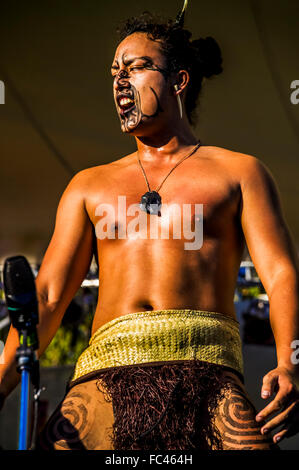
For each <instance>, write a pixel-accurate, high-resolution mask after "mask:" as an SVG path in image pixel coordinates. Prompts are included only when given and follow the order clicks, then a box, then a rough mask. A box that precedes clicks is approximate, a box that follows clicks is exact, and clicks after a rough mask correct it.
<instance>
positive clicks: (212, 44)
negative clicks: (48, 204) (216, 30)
mask: <svg viewBox="0 0 299 470" xmlns="http://www.w3.org/2000/svg"><path fill="white" fill-rule="evenodd" d="M191 44H192V47H193V49H194V53H195V56H196V59H197V61H196V62H197V64H198V68H199V70H198V72H201V75H202V76H203V77H206V78H209V77H212V75H219V74H220V73H221V72H222V56H221V50H220V47H219V46H218V43H217V42H216V41H215V39H213V38H212V37H210V36H208V37H206V38H199V39H196V40H194V41H192V43H191Z"/></svg>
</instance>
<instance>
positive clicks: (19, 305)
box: [3, 256, 41, 450]
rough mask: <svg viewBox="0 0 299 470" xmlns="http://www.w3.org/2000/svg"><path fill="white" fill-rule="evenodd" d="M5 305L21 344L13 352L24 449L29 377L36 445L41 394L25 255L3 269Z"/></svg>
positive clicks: (35, 304)
mask: <svg viewBox="0 0 299 470" xmlns="http://www.w3.org/2000/svg"><path fill="white" fill-rule="evenodd" d="M3 284H4V292H5V298H6V305H7V308H8V312H9V316H10V319H11V323H12V326H13V327H14V328H16V330H17V331H18V333H19V339H20V346H19V347H18V348H17V351H16V363H17V371H18V372H19V373H20V374H21V378H22V387H21V407H20V420H19V426H20V427H19V450H25V449H27V444H28V443H27V433H28V403H29V402H28V394H29V378H31V383H32V385H33V387H34V421H33V431H32V442H33V443H34V445H35V440H36V435H37V423H38V406H39V395H40V392H41V390H40V386H39V381H40V373H39V361H38V359H37V354H36V352H35V351H36V350H37V349H38V347H39V342H38V335H37V328H36V325H37V324H38V301H37V296H36V288H35V281H34V276H33V272H32V270H31V267H30V265H29V263H28V261H27V260H26V258H25V257H24V256H13V257H11V258H7V259H6V260H5V263H4V269H3Z"/></svg>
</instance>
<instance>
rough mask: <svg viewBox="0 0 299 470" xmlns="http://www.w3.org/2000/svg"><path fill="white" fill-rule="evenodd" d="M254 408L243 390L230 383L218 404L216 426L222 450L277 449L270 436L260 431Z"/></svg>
mask: <svg viewBox="0 0 299 470" xmlns="http://www.w3.org/2000/svg"><path fill="white" fill-rule="evenodd" d="M255 416H256V410H255V408H254V406H253V405H252V403H251V402H250V400H249V399H248V398H247V396H246V394H245V392H244V391H243V390H242V389H241V388H240V387H239V386H237V385H231V386H230V387H229V389H228V391H227V393H226V396H225V398H224V400H223V401H222V403H221V404H220V406H219V411H218V413H217V416H216V420H215V422H216V426H217V428H218V430H219V432H220V435H221V439H222V446H223V449H224V450H277V449H278V446H277V445H276V444H274V443H273V441H272V439H271V437H268V436H264V435H262V434H261V432H260V428H261V425H259V424H258V423H257V422H256V420H255Z"/></svg>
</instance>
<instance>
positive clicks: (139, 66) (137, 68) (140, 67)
mask: <svg viewBox="0 0 299 470" xmlns="http://www.w3.org/2000/svg"><path fill="white" fill-rule="evenodd" d="M140 69H144V65H133V67H130V70H140Z"/></svg>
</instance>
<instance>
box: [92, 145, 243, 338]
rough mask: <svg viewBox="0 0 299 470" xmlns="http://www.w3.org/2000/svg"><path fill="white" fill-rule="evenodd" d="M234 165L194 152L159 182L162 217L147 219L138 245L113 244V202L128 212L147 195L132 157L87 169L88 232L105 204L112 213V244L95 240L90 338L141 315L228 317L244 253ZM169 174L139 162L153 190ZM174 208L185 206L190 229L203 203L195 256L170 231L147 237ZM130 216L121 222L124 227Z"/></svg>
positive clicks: (216, 152) (216, 154) (237, 165)
mask: <svg viewBox="0 0 299 470" xmlns="http://www.w3.org/2000/svg"><path fill="white" fill-rule="evenodd" d="M237 155H238V156H237ZM244 158H245V157H244ZM241 165H242V157H240V156H239V154H235V153H234V152H229V151H228V150H224V149H220V148H216V147H204V146H203V147H201V148H200V149H199V150H198V151H197V153H196V154H195V155H193V156H192V157H190V159H187V160H186V161H184V162H183V163H182V164H181V165H180V166H179V167H178V168H176V169H175V170H174V172H173V173H172V174H171V175H170V176H169V178H168V179H167V180H166V181H165V183H164V185H163V186H162V189H161V190H160V194H161V197H162V211H161V217H158V216H157V215H146V217H147V219H148V235H147V238H145V237H144V238H143V239H142V238H141V239H132V237H131V238H129V237H128V236H127V237H126V238H123V239H119V238H118V233H119V231H120V230H121V229H123V228H124V227H123V226H122V227H121V226H120V223H123V221H121V220H120V218H118V216H117V214H118V196H120V195H121V196H126V207H127V208H128V206H130V205H131V204H136V203H137V204H138V203H139V201H140V198H141V195H142V194H144V193H145V192H146V191H147V187H146V183H145V180H144V178H143V175H142V172H141V169H140V167H139V165H138V163H137V157H136V154H132V155H129V156H127V157H124V158H122V159H120V160H117V161H115V162H112V163H110V164H108V165H102V166H99V167H95V168H91V169H89V170H88V185H87V187H88V191H87V194H86V198H85V207H86V210H87V212H88V215H89V218H90V220H91V221H92V223H93V225H94V227H95V228H96V227H97V223H98V222H99V220H100V219H101V217H99V216H97V215H96V208H97V207H98V206H99V205H100V204H103V203H105V204H110V205H111V206H113V208H114V209H115V214H116V217H115V238H114V239H113V238H111V235H110V238H108V237H106V238H104V239H102V240H99V239H97V250H98V261H99V267H100V268H99V291H98V305H97V308H96V313H95V317H94V322H93V328H92V333H94V332H95V331H96V330H97V328H99V327H100V326H101V325H102V324H104V323H106V322H108V321H110V320H112V319H114V318H117V317H119V316H122V315H126V314H128V313H133V312H142V311H147V310H162V309H197V310H205V311H213V312H218V313H222V314H224V315H228V316H231V317H233V318H234V317H235V310H234V303H233V300H234V290H235V284H236V278H237V274H238V269H239V265H240V261H241V257H242V253H243V249H244V236H243V233H242V229H241V223H240V208H241V190H240V181H239V180H240V172H241ZM172 167H173V164H171V163H167V162H163V163H161V162H159V163H157V164H156V165H155V164H153V162H151V163H150V164H147V162H144V169H145V171H146V174H147V176H148V180H149V183H150V186H151V189H152V190H153V189H156V188H157V187H158V185H159V184H160V182H161V181H162V180H163V178H164V177H165V175H166V174H167V173H168V172H169V170H170V169H171V168H172ZM174 203H176V204H178V205H179V206H180V207H181V208H182V205H183V204H190V207H191V227H192V229H193V230H194V228H195V226H194V223H195V222H194V217H195V204H203V244H202V246H201V248H200V249H191V250H190V249H189V250H186V249H185V246H186V245H185V243H186V242H190V240H186V239H184V237H183V236H182V237H181V239H174V238H173V232H172V228H173V226H172V225H171V226H170V231H169V239H162V238H161V236H158V238H157V237H156V238H155V239H153V237H152V238H150V234H149V230H150V228H149V223H150V222H149V219H150V218H155V219H156V220H158V225H159V226H160V225H161V224H163V223H166V222H167V219H166V218H165V215H166V211H164V212H163V208H164V207H166V206H165V205H170V204H174ZM103 214H104V213H103ZM181 214H183V210H182V211H181ZM134 217H136V214H135V215H131V216H129V215H126V224H127V226H128V224H129V223H130V221H131V220H132V219H134ZM111 220H112V219H111ZM189 221H190V218H189ZM113 227H114V224H113V223H112V224H110V223H109V224H108V225H107V226H106V228H107V230H113ZM110 233H111V232H110Z"/></svg>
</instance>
